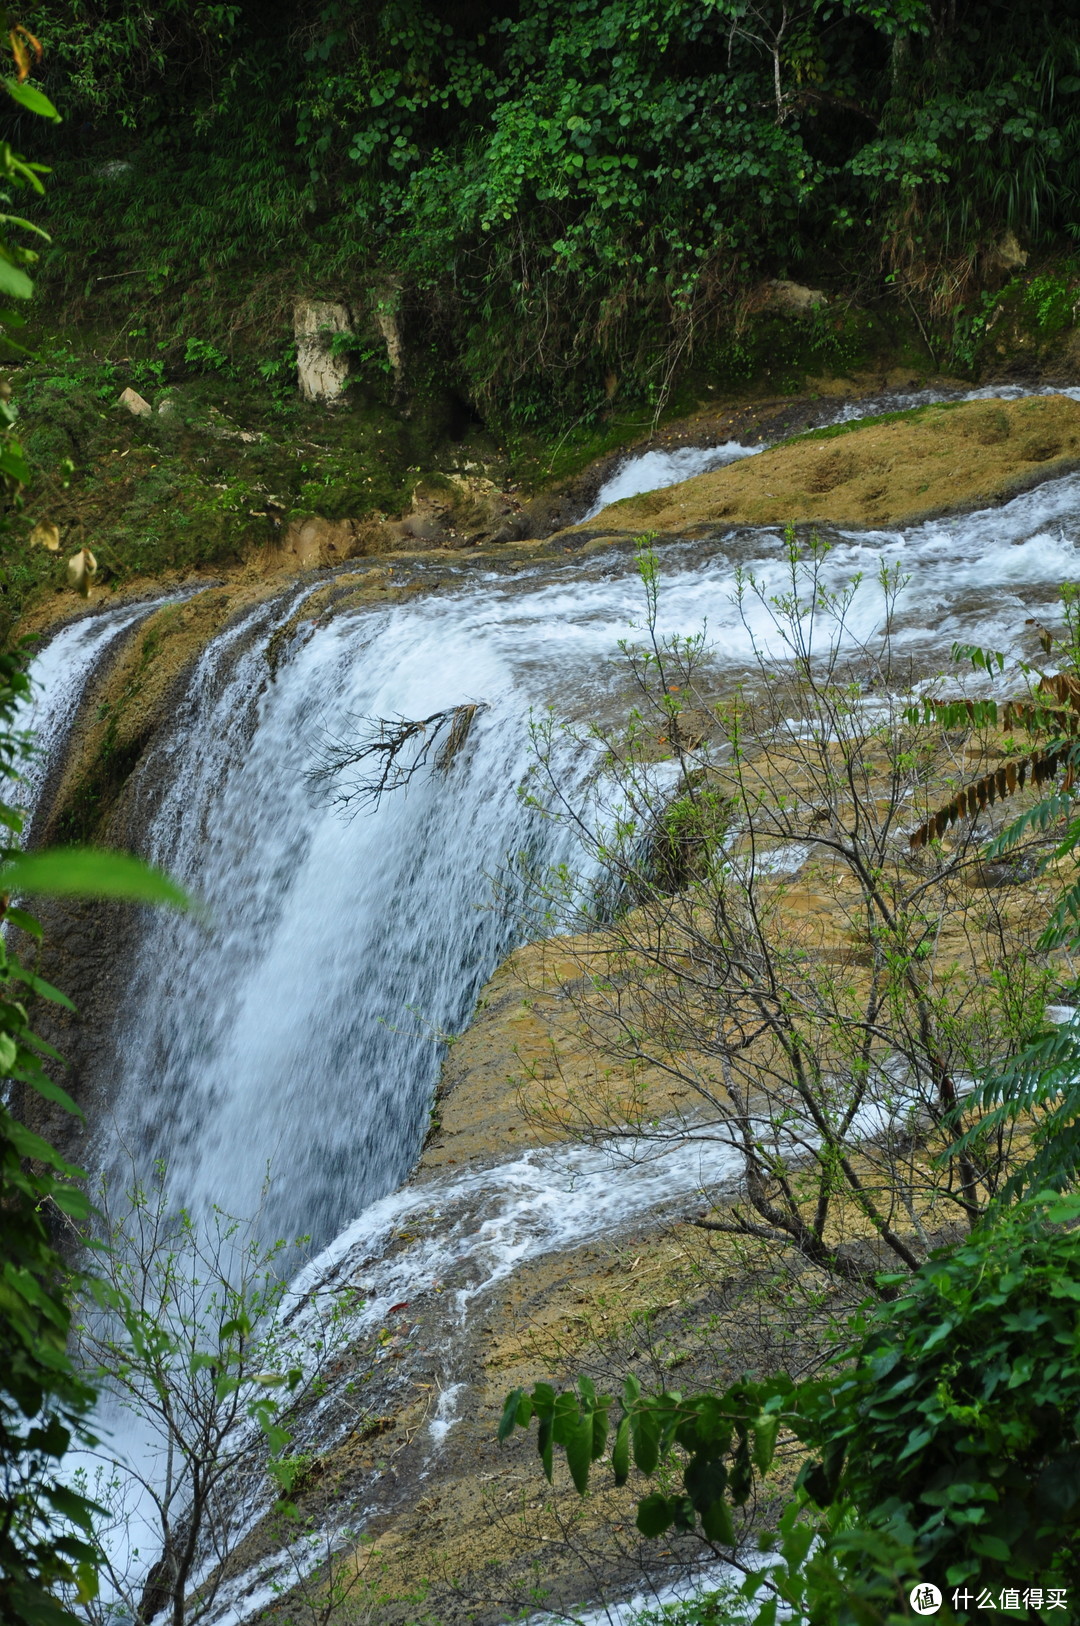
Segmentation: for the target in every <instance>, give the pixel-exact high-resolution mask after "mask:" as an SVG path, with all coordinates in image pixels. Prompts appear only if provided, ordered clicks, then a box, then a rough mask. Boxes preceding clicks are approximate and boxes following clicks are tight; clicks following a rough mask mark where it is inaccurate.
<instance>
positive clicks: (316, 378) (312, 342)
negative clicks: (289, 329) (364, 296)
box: [293, 299, 353, 406]
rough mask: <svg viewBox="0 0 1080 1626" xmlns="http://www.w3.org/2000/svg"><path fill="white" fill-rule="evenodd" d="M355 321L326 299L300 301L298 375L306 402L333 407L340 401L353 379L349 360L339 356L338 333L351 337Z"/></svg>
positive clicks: (296, 325)
mask: <svg viewBox="0 0 1080 1626" xmlns="http://www.w3.org/2000/svg"><path fill="white" fill-rule="evenodd" d="M352 326H353V324H352V317H351V315H350V313H349V311H348V309H347V308H346V307H345V306H344V305H336V304H332V303H331V302H330V301H328V300H322V299H298V300H297V302H296V305H295V306H294V308H293V332H294V334H295V335H296V371H297V379H298V382H299V385H300V394H301V395H302V396H303V397H304V400H305V401H322V402H325V404H326V405H327V406H333V405H334V404H335V402H337V401H340V400H341V397H342V395H343V394H344V392H345V385H346V384H347V382H348V378H349V362H348V357H347V356H343V355H335V353H334V351H333V349H332V341H333V337H334V334H335V333H351V332H352Z"/></svg>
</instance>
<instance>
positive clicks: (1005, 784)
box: [908, 741, 1077, 847]
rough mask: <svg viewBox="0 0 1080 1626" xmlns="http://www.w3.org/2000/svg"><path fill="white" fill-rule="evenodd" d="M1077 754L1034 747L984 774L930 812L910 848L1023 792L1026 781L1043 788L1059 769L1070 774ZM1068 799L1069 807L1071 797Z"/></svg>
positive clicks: (1059, 745) (1056, 745)
mask: <svg viewBox="0 0 1080 1626" xmlns="http://www.w3.org/2000/svg"><path fill="white" fill-rule="evenodd" d="M1076 754H1077V753H1076V747H1074V746H1072V745H1068V744H1066V743H1064V742H1061V741H1054V742H1052V744H1051V745H1050V746H1048V747H1047V746H1040V747H1036V748H1035V749H1034V750H1031V751H1029V752H1027V754H1026V755H1024V756H1022V757H1016V758H1013V759H1011V760H1010V761H1009V762H1006V763H1004V764H1003V765H1002V766H1001V767H1000V768H995V769H994V770H993V771H992V772H991V773H987V774H983V776H982V778H981V779H975V780H973V781H972V782H971V784H969V785H965V786H964V788H963V789H962V790H960V791H958V792H957V794H956V795H955V796H954V797H953V798H952V800H951V801H949V802H946V804H945V806H944V807H940V808H938V810H937V812H936V813H931V815H930V817H929V818H928V819H927V820H926V821H925V823H923V824H920V826H919V828H918V829H917V830H913V831H912V833H911V835H910V836H909V837H908V840H909V842H910V844H911V846H912V847H925V846H926V843H927V842H928V841H936V840H938V839H939V838H940V837H941V836H943V835H944V834H945V831H946V830H947V829H949V827H950V826H951V825H953V824H955V823H956V822H957V820H959V819H973V818H974V817H975V816H976V814H977V813H978V812H979V811H980V810H981V809H982V808H984V807H986V806H990V807H993V805H994V803H995V802H996V801H998V800H1001V801H1004V800H1005V798H1006V797H1008V796H1014V795H1015V794H1016V792H1017V791H1019V790H1023V788H1024V786H1025V784H1027V783H1028V782H1029V781H1030V783H1031V784H1033V785H1044V784H1045V783H1046V782H1047V780H1049V779H1053V777H1054V775H1055V774H1056V773H1057V772H1058V770H1059V769H1060V768H1062V767H1065V768H1067V770H1068V771H1069V772H1070V773H1071V771H1072V765H1073V759H1074V757H1075V755H1076ZM1069 800H1070V805H1071V798H1070V799H1069ZM1011 844H1012V843H1010V845H1011Z"/></svg>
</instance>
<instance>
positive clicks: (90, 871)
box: [0, 847, 190, 909]
mask: <svg viewBox="0 0 1080 1626" xmlns="http://www.w3.org/2000/svg"><path fill="white" fill-rule="evenodd" d="M0 888H2V889H3V891H5V892H35V893H41V894H44V895H45V896H47V897H54V898H123V899H125V900H127V901H128V902H131V903H165V904H169V905H170V906H171V907H172V908H174V909H188V908H190V900H189V899H188V896H187V894H186V893H185V892H183V891H182V890H181V888H180V887H178V886H177V885H176V882H175V881H170V879H169V877H168V876H167V875H163V874H162V872H161V870H158V869H153V868H152V867H151V866H150V865H149V864H144V863H143V861H142V859H141V858H134V857H132V855H131V854H130V853H116V852H106V851H104V850H99V849H97V848H94V847H54V848H51V849H50V850H49V851H47V852H42V853H27V854H26V855H24V856H20V857H19V858H15V859H13V860H12V862H11V863H9V864H5V865H4V867H3V868H2V869H0Z"/></svg>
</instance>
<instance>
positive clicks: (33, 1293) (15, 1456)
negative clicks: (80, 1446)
mask: <svg viewBox="0 0 1080 1626" xmlns="http://www.w3.org/2000/svg"><path fill="white" fill-rule="evenodd" d="M27 692H28V682H27V678H26V675H25V673H24V671H23V667H22V661H21V659H20V657H19V656H18V655H15V654H0V776H2V777H3V778H4V779H6V780H7V781H9V782H11V781H13V780H15V779H16V778H17V774H18V761H19V757H20V754H21V752H22V750H23V749H24V742H23V741H22V739H21V738H20V737H19V736H18V735H16V734H15V733H13V732H12V728H11V725H12V722H13V719H14V714H15V708H16V706H17V704H18V703H19V701H20V700H22V699H23V698H24V697H25V695H26V694H27ZM21 822H22V821H21V817H20V815H19V814H18V813H17V812H16V811H15V809H14V808H13V807H11V806H10V804H8V803H7V802H6V801H0V825H2V826H3V827H4V830H5V832H6V834H7V838H8V841H10V840H11V839H12V838H16V837H17V836H18V834H19V831H20V828H21ZM10 852H11V848H10V846H9V845H4V846H3V847H0V857H6V856H8V855H9V854H10ZM5 913H6V914H7V916H8V918H9V919H11V920H12V922H13V923H14V924H15V925H18V926H19V927H20V928H21V929H22V930H23V931H24V932H26V933H28V934H29V935H30V936H31V937H35V936H38V937H39V936H40V929H39V928H38V926H37V924H36V922H35V921H34V920H33V919H32V918H31V917H30V916H28V915H26V914H24V913H23V912H22V911H21V910H13V909H11V908H10V900H9V898H8V897H7V896H0V917H2V916H3V915H4V914H5ZM32 995H37V996H38V997H39V998H44V999H47V1000H52V1001H54V1002H58V1003H60V1004H64V1005H66V1004H67V1001H66V1000H65V999H64V996H63V995H62V994H60V993H58V992H57V991H56V990H55V989H53V988H50V987H49V985H48V984H47V983H45V982H44V981H43V980H42V979H41V978H40V977H37V976H35V974H34V973H33V972H32V971H31V970H30V969H29V968H28V967H26V966H25V965H24V964H23V963H22V961H21V959H20V958H19V956H18V955H17V954H16V953H15V952H14V951H13V950H12V948H11V947H10V945H9V943H8V942H7V941H6V940H5V939H4V938H2V937H0V1078H2V1079H3V1080H5V1081H8V1082H9V1085H13V1086H14V1087H15V1088H17V1089H20V1090H22V1091H25V1092H29V1094H30V1095H31V1096H33V1095H37V1096H39V1097H41V1098H43V1099H45V1100H47V1101H52V1102H56V1103H58V1104H59V1105H60V1106H62V1107H65V1108H66V1109H67V1110H68V1111H70V1112H75V1111H76V1110H77V1109H76V1107H75V1105H74V1103H73V1102H72V1100H71V1098H70V1097H69V1096H68V1094H67V1093H66V1091H65V1090H63V1089H62V1088H61V1086H60V1085H59V1084H57V1083H56V1082H55V1081H54V1080H53V1079H52V1078H51V1077H50V1076H49V1074H48V1073H47V1072H46V1070H45V1066H44V1062H45V1060H46V1059H47V1058H51V1057H53V1052H52V1051H51V1050H50V1049H49V1047H48V1046H47V1045H46V1044H45V1043H44V1042H43V1041H42V1040H40V1039H38V1038H37V1036H36V1035H35V1034H34V1032H33V1030H32V1028H31V1026H30V1020H29V1016H28V1012H27V1002H28V996H32ZM30 1160H33V1161H30ZM77 1174H78V1170H76V1169H73V1168H71V1167H70V1166H69V1165H68V1164H67V1163H66V1162H65V1161H64V1160H63V1158H61V1157H60V1155H59V1154H58V1153H57V1152H56V1151H55V1150H54V1149H53V1147H51V1146H50V1145H49V1144H48V1142H47V1141H45V1140H43V1139H42V1138H41V1137H40V1136H39V1135H35V1134H33V1133H32V1132H31V1131H30V1130H29V1129H27V1128H26V1126H25V1125H24V1124H22V1123H21V1122H20V1121H19V1120H18V1118H16V1117H15V1115H14V1113H13V1112H12V1110H11V1108H10V1106H9V1105H7V1104H6V1101H3V1100H2V1099H0V1210H2V1212H3V1215H4V1251H3V1260H2V1262H0V1615H2V1616H3V1619H4V1620H5V1621H11V1622H13V1623H14V1622H25V1623H26V1626H53V1623H54V1622H61V1621H67V1620H68V1619H70V1618H71V1617H69V1616H68V1615H67V1613H66V1612H65V1611H64V1610H63V1609H62V1608H61V1607H60V1605H59V1603H58V1602H57V1601H56V1589H57V1588H58V1587H60V1586H64V1587H68V1588H71V1589H74V1590H75V1591H77V1592H78V1593H80V1594H81V1595H82V1596H83V1597H89V1596H91V1595H92V1594H93V1592H94V1590H95V1589H96V1581H95V1572H94V1561H95V1556H96V1554H95V1548H94V1546H93V1544H92V1540H91V1520H92V1515H93V1507H92V1505H91V1503H90V1502H89V1501H88V1500H87V1499H86V1498H85V1497H82V1496H79V1495H77V1494H76V1493H74V1492H72V1491H71V1490H70V1488H69V1487H68V1486H67V1485H65V1483H64V1481H63V1479H62V1478H61V1476H60V1474H59V1472H58V1464H59V1462H60V1459H61V1458H62V1457H63V1455H64V1452H65V1451H66V1450H67V1447H68V1445H69V1443H70V1441H71V1439H72V1438H73V1437H77V1438H80V1439H86V1438H88V1433H87V1428H86V1415H87V1412H88V1411H89V1408H90V1405H91V1403H92V1401H93V1398H94V1396H93V1391H92V1390H91V1388H90V1387H89V1386H88V1385H87V1384H86V1383H85V1382H84V1381H83V1380H82V1379H81V1378H80V1377H78V1376H77V1374H76V1373H75V1371H74V1369H73V1368H72V1365H71V1362H70V1360H69V1358H68V1354H67V1338H68V1330H69V1327H70V1311H69V1308H68V1300H67V1296H66V1286H65V1284H66V1283H67V1282H68V1281H69V1278H70V1274H71V1273H70V1270H69V1268H68V1267H67V1265H66V1264H65V1262H64V1260H63V1259H62V1258H61V1256H60V1254H59V1253H58V1252H57V1249H56V1247H55V1245H54V1241H53V1237H52V1233H51V1226H50V1219H51V1216H52V1215H53V1214H63V1215H67V1216H70V1217H71V1218H74V1219H76V1220H79V1219H83V1218H85V1216H86V1214H87V1212H88V1206H89V1205H88V1203H87V1200H86V1197H85V1195H84V1193H83V1192H82V1190H81V1189H80V1187H79V1186H78V1185H77V1184H75V1183H74V1180H75V1177H76V1176H77Z"/></svg>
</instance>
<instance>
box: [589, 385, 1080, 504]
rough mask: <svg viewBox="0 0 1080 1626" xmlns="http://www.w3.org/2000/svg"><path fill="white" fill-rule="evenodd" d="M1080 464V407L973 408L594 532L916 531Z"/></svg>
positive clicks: (676, 494) (678, 493)
mask: <svg viewBox="0 0 1080 1626" xmlns="http://www.w3.org/2000/svg"><path fill="white" fill-rule="evenodd" d="M1078 465H1080V404H1078V403H1077V402H1075V401H1071V400H1069V399H1068V397H1066V396H1062V395H1045V396H1029V397H1027V398H1025V399H1022V400H1018V401H964V402H960V403H948V404H943V405H940V406H928V407H923V408H921V409H919V410H918V411H916V412H913V413H905V414H903V415H901V416H898V417H896V418H893V419H891V420H886V419H877V420H873V419H871V420H868V421H867V423H866V424H865V425H857V426H854V427H852V428H851V429H850V430H845V431H843V432H841V433H839V434H836V433H833V432H830V431H827V430H826V431H821V432H818V433H816V434H810V435H806V436H802V437H800V438H799V439H797V440H794V441H789V442H788V443H787V444H786V445H782V446H778V447H776V448H775V449H774V450H773V451H770V452H763V453H762V454H761V456H760V457H755V458H751V459H746V460H745V461H743V462H741V463H734V464H729V465H727V467H725V468H721V469H714V470H712V471H711V472H710V473H708V474H699V475H698V476H697V477H696V478H695V479H693V480H687V481H684V483H683V484H682V485H680V486H678V487H669V488H667V489H665V490H662V491H649V492H644V493H643V494H642V495H640V496H637V497H628V498H626V499H625V500H624V501H622V502H617V503H611V504H610V505H609V506H608V507H607V508H605V509H603V510H602V511H601V513H600V514H599V515H597V516H596V518H594V519H592V520H590V521H589V522H588V524H589V528H590V529H593V530H596V529H600V528H602V529H603V531H604V532H605V533H606V534H612V535H623V536H626V535H627V534H629V535H636V534H638V533H639V532H642V531H652V532H657V533H660V534H668V535H677V536H687V535H693V534H700V533H701V532H703V531H705V530H707V529H708V528H710V527H714V526H717V525H724V526H728V525H784V524H788V523H795V524H799V523H808V522H809V523H813V522H814V521H819V522H822V523H824V522H826V521H827V522H830V523H832V524H835V525H871V526H878V525H909V524H913V523H916V522H917V521H919V520H923V519H928V518H931V517H932V516H934V515H937V514H942V513H948V512H950V511H952V512H962V511H964V510H966V509H973V508H985V507H990V506H992V505H993V504H995V503H999V502H1005V501H1007V500H1008V499H1009V498H1010V497H1014V496H1016V495H1017V493H1018V492H1020V491H1024V490H1027V489H1028V488H1029V487H1031V486H1034V485H1037V484H1039V483H1040V482H1041V481H1043V480H1047V479H1052V478H1054V477H1055V476H1057V475H1061V474H1067V473H1070V472H1071V471H1072V470H1073V469H1074V468H1076V467H1077V466H1078ZM582 529H584V527H583V526H581V525H577V526H573V527H571V530H573V531H579V530H582Z"/></svg>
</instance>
